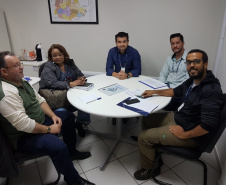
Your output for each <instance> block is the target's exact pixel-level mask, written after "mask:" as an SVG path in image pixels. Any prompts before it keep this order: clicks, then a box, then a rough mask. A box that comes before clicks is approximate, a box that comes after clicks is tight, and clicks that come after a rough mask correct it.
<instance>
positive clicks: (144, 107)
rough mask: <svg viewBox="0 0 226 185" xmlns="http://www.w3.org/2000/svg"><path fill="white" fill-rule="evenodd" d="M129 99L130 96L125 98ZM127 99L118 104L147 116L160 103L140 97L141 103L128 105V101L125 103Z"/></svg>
mask: <svg viewBox="0 0 226 185" xmlns="http://www.w3.org/2000/svg"><path fill="white" fill-rule="evenodd" d="M128 99H130V98H127V99H125V100H128ZM125 100H123V101H122V102H120V103H118V104H117V105H118V106H121V107H123V108H126V109H129V110H131V111H134V112H137V113H139V114H141V115H143V116H147V115H148V114H150V113H151V112H152V111H153V110H155V109H156V108H157V107H158V106H159V104H157V103H155V102H154V101H152V100H144V99H139V100H140V102H139V103H135V104H130V105H127V104H126V103H124V101H125Z"/></svg>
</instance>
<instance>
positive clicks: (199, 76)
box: [188, 66, 205, 79]
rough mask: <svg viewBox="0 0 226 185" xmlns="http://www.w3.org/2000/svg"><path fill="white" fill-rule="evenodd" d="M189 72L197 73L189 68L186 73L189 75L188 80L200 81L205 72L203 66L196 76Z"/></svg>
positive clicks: (193, 68)
mask: <svg viewBox="0 0 226 185" xmlns="http://www.w3.org/2000/svg"><path fill="white" fill-rule="evenodd" d="M191 70H196V71H198V70H197V69H196V68H195V67H192V68H190V69H189V71H188V74H189V76H190V78H192V79H202V77H203V75H204V72H205V68H204V66H203V68H202V69H201V70H200V71H198V73H197V74H193V72H191Z"/></svg>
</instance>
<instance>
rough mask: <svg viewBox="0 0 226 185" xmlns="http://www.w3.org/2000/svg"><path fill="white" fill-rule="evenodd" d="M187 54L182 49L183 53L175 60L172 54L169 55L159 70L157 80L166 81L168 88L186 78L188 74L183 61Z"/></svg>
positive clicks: (175, 85)
mask: <svg viewBox="0 0 226 185" xmlns="http://www.w3.org/2000/svg"><path fill="white" fill-rule="evenodd" d="M187 54H188V52H187V51H184V54H183V55H182V57H181V58H180V59H179V60H176V58H175V57H174V55H173V56H169V57H168V58H167V60H166V62H165V64H164V66H163V68H162V71H161V72H160V75H159V80H160V81H161V82H163V83H167V84H168V85H169V87H170V88H175V87H177V86H178V85H180V84H182V82H184V81H185V80H187V79H188V78H189V75H188V72H187V66H186V65H185V63H184V62H185V61H186V56H187Z"/></svg>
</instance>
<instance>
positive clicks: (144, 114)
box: [117, 97, 149, 116]
mask: <svg viewBox="0 0 226 185" xmlns="http://www.w3.org/2000/svg"><path fill="white" fill-rule="evenodd" d="M129 99H131V98H130V97H129V98H126V99H125V100H123V101H121V102H119V103H118V104H117V105H118V106H120V107H123V108H126V109H128V110H131V111H134V112H137V113H139V114H141V115H143V116H147V115H148V114H149V112H145V111H143V110H140V109H137V108H134V107H130V106H129V105H126V104H123V103H124V102H125V101H126V100H129Z"/></svg>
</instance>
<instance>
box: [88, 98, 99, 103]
mask: <svg viewBox="0 0 226 185" xmlns="http://www.w3.org/2000/svg"><path fill="white" fill-rule="evenodd" d="M100 99H101V97H100V98H97V99H95V100H92V101H90V102H87V103H86V104H88V103H91V102H94V101H96V100H100Z"/></svg>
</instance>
